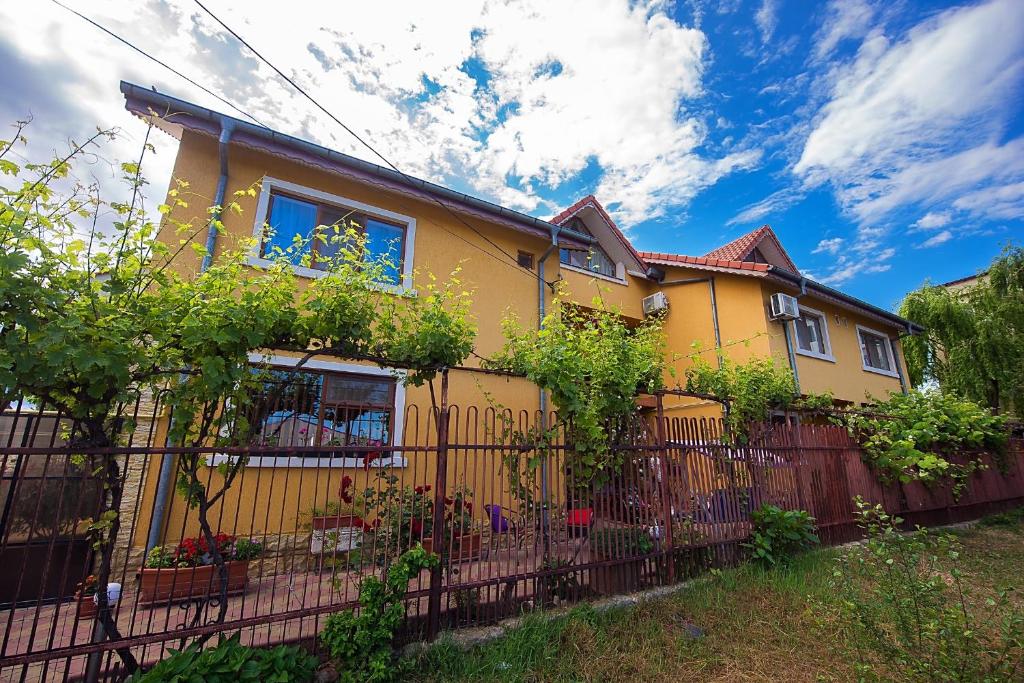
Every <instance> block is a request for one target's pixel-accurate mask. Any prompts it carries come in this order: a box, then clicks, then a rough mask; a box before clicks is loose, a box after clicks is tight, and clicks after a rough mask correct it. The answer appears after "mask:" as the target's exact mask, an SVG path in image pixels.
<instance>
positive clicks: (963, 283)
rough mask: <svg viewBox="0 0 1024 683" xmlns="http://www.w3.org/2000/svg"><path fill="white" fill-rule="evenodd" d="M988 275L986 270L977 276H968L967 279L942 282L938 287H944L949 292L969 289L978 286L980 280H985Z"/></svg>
mask: <svg viewBox="0 0 1024 683" xmlns="http://www.w3.org/2000/svg"><path fill="white" fill-rule="evenodd" d="M986 275H988V271H987V270H983V271H981V272H980V273H978V274H977V275H968V276H967V277H961V278H957V279H956V280H950V281H949V282H943V283H942V284H940V285H939V287H945V288H946V289H948V290H950V291H954V292H955V291H959V290H964V289H970V288H971V287H973V286H974V285H976V284H978V283H979V282H980V281H981V280H983V279H985V276H986Z"/></svg>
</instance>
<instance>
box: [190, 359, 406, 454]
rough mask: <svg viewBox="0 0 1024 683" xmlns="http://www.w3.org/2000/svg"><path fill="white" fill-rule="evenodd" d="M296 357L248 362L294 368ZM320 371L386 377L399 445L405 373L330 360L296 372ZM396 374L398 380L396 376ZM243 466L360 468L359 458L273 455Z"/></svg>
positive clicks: (308, 364) (393, 442) (314, 362)
mask: <svg viewBox="0 0 1024 683" xmlns="http://www.w3.org/2000/svg"><path fill="white" fill-rule="evenodd" d="M299 360H301V359H300V358H299V357H297V356H280V355H269V356H268V355H264V354H261V353H250V354H249V362H250V363H252V364H253V365H269V366H271V367H274V368H283V369H287V368H294V367H295V366H296V365H298V363H299ZM302 370H323V371H325V372H343V373H345V374H349V375H367V376H371V377H387V378H388V379H394V380H395V403H394V406H393V407H392V410H394V421H393V424H394V427H393V429H394V433H393V434H392V435H391V445H392V446H399V447H400V446H401V445H402V434H403V432H404V430H405V384H404V382H403V381H402V380H403V379H404V378H405V371H404V370H395V371H391V370H386V369H384V368H379V367H375V366H372V365H357V364H355V363H340V362H337V361H329V360H315V359H314V360H308V361H306V362H305V363H303V364H302V368H301V369H300V370H299V371H300V372H301V371H302ZM396 375H397V377H396ZM233 457H234V456H230V455H225V454H223V453H215V454H214V455H213V456H211V457H210V458H209V460H208V461H207V464H208V465H210V466H211V467H215V466H217V465H219V464H221V463H225V462H231V460H232V458H233ZM407 464H408V459H407V458H406V457H405V456H404V455H401V454H396V455H392V456H391V457H390V458H384V459H381V460H378V461H375V463H374V467H405V466H406V465H407ZM245 466H246V467H300V468H301V467H320V468H328V467H337V468H356V467H362V466H363V458H362V457H345V458H299V457H295V456H272V455H254V456H250V457H249V460H248V461H247V462H246V464H245Z"/></svg>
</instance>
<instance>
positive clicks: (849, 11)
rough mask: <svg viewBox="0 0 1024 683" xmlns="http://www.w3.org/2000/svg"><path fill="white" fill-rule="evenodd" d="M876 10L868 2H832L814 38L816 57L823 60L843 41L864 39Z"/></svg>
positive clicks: (849, 0) (840, 0)
mask: <svg viewBox="0 0 1024 683" xmlns="http://www.w3.org/2000/svg"><path fill="white" fill-rule="evenodd" d="M874 15H875V10H874V8H873V7H872V6H871V5H870V4H868V2H867V1H866V0H832V1H831V2H829V4H828V8H827V9H826V13H825V20H824V21H823V22H822V25H821V27H820V28H819V29H818V32H817V33H816V34H815V36H814V56H815V58H816V59H822V58H825V57H827V56H829V55H830V54H832V51H833V50H835V49H836V47H837V46H838V45H839V43H841V42H842V41H843V40H846V39H850V38H862V37H863V36H865V35H867V33H868V30H869V29H870V28H871V21H872V19H873V18H874Z"/></svg>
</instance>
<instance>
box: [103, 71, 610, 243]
mask: <svg viewBox="0 0 1024 683" xmlns="http://www.w3.org/2000/svg"><path fill="white" fill-rule="evenodd" d="M121 92H122V93H123V94H124V97H125V108H126V109H127V110H128V111H130V112H132V113H133V114H135V115H137V116H139V117H142V118H145V119H147V120H151V121H155V122H157V125H158V126H159V127H160V128H161V129H163V130H165V131H166V132H168V133H169V134H171V135H173V136H175V137H177V138H179V139H180V137H181V131H182V129H183V128H188V129H190V130H195V131H198V132H201V133H204V134H207V135H217V134H218V133H219V131H220V126H221V122H222V121H225V120H228V121H230V122H231V124H232V125H233V126H234V130H235V133H234V135H233V136H232V141H233V142H235V143H238V144H243V145H247V146H249V147H253V148H256V149H260V150H262V151H265V152H267V153H270V154H275V155H278V156H284V157H286V158H289V159H292V160H295V161H298V162H300V163H306V164H312V165H316V166H319V167H322V168H324V169H325V170H329V171H334V172H336V173H340V174H342V175H346V176H348V177H351V178H353V179H356V180H360V181H363V182H369V183H372V184H375V185H378V186H381V187H384V188H386V189H388V190H391V191H394V192H398V193H401V194H405V195H409V196H413V197H416V198H418V199H424V200H430V201H442V203H444V204H446V205H448V206H449V208H451V209H453V210H457V211H459V212H460V213H466V214H470V215H474V216H479V217H483V218H487V219H489V220H492V221H495V222H498V223H500V224H503V225H505V226H506V227H510V228H512V229H515V230H519V231H521V232H526V233H528V234H531V235H534V236H536V237H541V238H550V237H551V235H552V234H553V233H555V232H557V233H558V235H559V239H560V240H565V241H568V242H569V243H571V244H575V245H576V246H581V245H582V246H586V245H589V244H592V243H593V241H594V240H593V238H592V237H590V236H589V235H584V234H582V233H579V232H577V231H575V230H571V229H568V228H563V227H561V226H559V225H556V224H554V223H550V222H548V221H544V220H541V219H539V218H535V217H533V216H529V215H527V214H524V213H520V212H518V211H514V210H512V209H508V208H506V207H504V206H500V205H498V204H494V203H493V202H488V201H486V200H484V199H479V198H477V197H473V196H471V195H468V194H465V193H463V192H458V191H457V190H451V189H449V188H447V187H443V186H441V185H437V184H435V183H431V182H428V181H426V180H422V179H419V178H414V177H412V176H409V175H407V174H403V173H400V172H397V171H395V170H393V169H391V168H386V167H384V166H380V165H378V164H374V163H372V162H369V161H364V160H362V159H359V158H357V157H353V156H350V155H348V154H343V153H341V152H336V151H334V150H332V149H329V148H327V147H323V146H321V145H317V144H315V143H312V142H308V141H306V140H302V139H300V138H296V137H293V136H291V135H286V134H284V133H280V132H278V131H275V130H272V129H270V128H266V127H263V126H257V125H255V124H252V123H248V122H246V121H242V120H241V119H237V118H234V117H232V116H228V115H226V114H222V113H220V112H217V111H214V110H212V109H208V108H206V107H202V106H200V105H197V104H193V103H191V102H187V101H185V100H181V99H178V98H176V97H172V96H170V95H165V94H163V93H160V92H156V91H154V90H149V89H146V88H142V87H140V86H138V85H135V84H133V83H128V82H126V81H121ZM153 114H156V116H153Z"/></svg>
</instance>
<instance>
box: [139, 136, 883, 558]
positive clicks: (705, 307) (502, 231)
mask: <svg viewBox="0 0 1024 683" xmlns="http://www.w3.org/2000/svg"><path fill="white" fill-rule="evenodd" d="M229 158H230V164H229V168H230V176H229V182H228V189H229V192H230V191H233V190H237V189H243V188H246V187H248V186H250V185H252V184H254V183H259V182H260V181H261V179H262V178H263V177H264V176H272V177H274V178H276V179H279V180H283V181H287V182H291V183H296V184H298V185H302V186H305V187H309V188H312V189H315V190H318V191H321V192H326V193H330V194H333V195H338V196H341V197H345V198H348V199H351V200H354V201H357V202H362V203H365V204H369V205H372V206H375V207H379V208H381V209H385V210H388V211H393V212H396V213H400V214H404V215H408V216H412V217H414V218H415V219H416V221H417V225H416V235H415V245H414V257H413V258H414V267H415V269H416V270H418V271H420V273H421V277H422V276H425V275H426V273H428V272H430V273H434V274H435V275H437V276H438V277H439V278H443V277H445V276H446V275H447V274H448V273H449V272H451V271H452V270H454V269H455V268H456V267H458V266H459V265H460V264H461V267H462V274H461V276H460V277H461V278H462V281H463V282H464V283H465V285H466V287H467V288H469V289H471V290H472V291H473V309H472V310H473V316H474V317H475V322H476V325H477V327H478V330H479V331H478V338H477V341H476V352H477V353H479V354H480V355H482V356H489V355H491V354H493V353H494V352H495V351H497V350H498V349H499V348H500V347H501V345H502V343H503V337H502V334H501V325H500V323H501V320H502V319H503V318H504V316H505V315H506V314H507V313H508V312H514V313H516V314H518V315H519V317H520V320H521V321H522V322H523V324H526V325H533V324H536V322H537V297H538V293H537V279H536V278H535V277H532V276H531V275H530V274H529V273H527V272H524V271H523V270H522V269H520V268H518V267H516V266H514V265H512V264H510V263H507V260H506V263H502V262H501V261H500V260H499V259H496V258H493V257H491V256H487V255H485V254H484V253H483V252H484V251H486V252H490V253H492V254H493V253H495V248H494V247H493V246H492V245H490V244H488V243H487V242H486V241H484V239H482V238H481V237H480V236H479V235H477V234H474V232H473V231H471V230H470V229H468V228H467V227H465V226H464V225H463V224H462V223H460V222H459V221H458V220H456V219H455V218H453V217H452V215H451V214H450V213H449V212H448V211H446V210H445V209H443V208H441V207H439V206H438V205H437V204H435V203H432V202H429V201H423V200H417V199H412V198H409V197H406V196H402V195H399V194H397V193H394V192H390V191H387V190H385V189H382V188H380V187H377V186H372V185H367V184H363V183H359V182H356V181H354V180H352V179H349V178H345V177H342V176H339V175H335V174H332V173H328V172H326V171H324V170H323V169H319V168H313V167H310V166H306V165H303V164H299V163H296V162H292V161H288V160H284V159H280V158H277V157H272V156H270V155H266V154H263V153H258V152H255V151H253V150H250V149H247V148H244V147H240V146H237V145H232V146H231V150H230V155H229ZM218 172H219V168H218V162H217V142H216V140H215V139H213V138H211V137H208V136H204V135H199V134H195V133H191V132H187V131H186V132H185V133H184V135H183V138H182V140H181V145H180V148H179V153H178V158H177V161H176V164H175V168H174V176H175V177H176V178H180V179H184V180H187V181H188V182H189V183H190V188H189V196H187V197H185V199H186V200H187V201H188V202H189V205H190V206H189V209H188V212H191V213H192V216H193V217H194V218H195V219H196V225H197V226H201V225H203V223H204V222H205V216H206V207H207V206H208V205H209V204H210V203H212V200H213V197H214V194H215V187H216V183H217V175H218ZM241 205H242V213H241V215H235V214H228V215H226V216H225V217H224V223H225V228H226V233H227V234H226V235H224V236H222V237H221V238H219V243H218V244H219V246H218V248H219V249H223V248H224V247H225V246H228V245H230V244H231V243H232V241H233V239H235V238H238V237H250V236H251V235H252V234H253V231H254V225H255V221H256V208H257V200H256V199H253V198H245V199H243V200H242V201H241ZM188 212H185V213H186V215H178V216H176V217H177V218H179V219H183V218H188V217H189V216H188V215H187V213H188ZM466 220H467V221H468V222H469V223H471V224H472V225H473V226H474V227H475V228H477V229H478V230H479V231H480V232H482V233H483V234H484V235H486V237H487V238H488V239H489V240H491V241H492V242H494V243H495V244H497V245H500V246H501V248H502V249H504V250H505V251H507V252H509V253H511V254H513V255H514V254H516V252H517V250H520V249H522V250H525V251H528V252H530V253H533V254H534V255H535V257H539V256H540V254H542V253H543V252H544V251H545V249H546V248H547V246H548V241H547V240H546V239H543V238H540V237H534V236H532V235H527V234H524V233H521V232H518V231H516V230H512V229H509V228H508V227H505V226H502V225H498V224H494V223H491V222H488V221H487V220H485V219H482V218H479V217H466ZM163 236H164V238H165V239H167V240H168V241H172V242H173V241H176V240H177V237H176V236H174V235H172V234H171V233H169V232H167V233H165V234H164V235H163ZM204 239H205V229H203V230H202V231H200V233H199V235H198V237H197V240H198V241H200V242H201V241H203V240H204ZM472 245H475V246H472ZM501 260H505V259H504V257H501ZM198 266H199V258H198V257H197V256H195V255H194V254H192V252H191V251H190V250H187V251H186V252H185V254H184V255H183V257H182V260H181V262H180V264H179V266H178V267H179V268H180V269H182V271H183V272H195V271H197V270H198ZM665 270H666V278H665V279H666V281H671V280H679V279H685V278H704V277H708V276H709V275H711V273H709V272H707V271H700V270H694V269H687V268H674V267H668V268H665ZM559 276H560V277H561V279H562V281H563V283H564V285H565V288H566V291H567V293H568V296H569V298H570V299H571V300H573V301H576V302H579V303H582V304H585V305H589V304H590V301H591V299H592V298H593V297H594V296H596V295H600V296H601V297H602V298H603V299H604V301H605V303H606V304H607V305H611V306H615V307H617V308H618V309H620V310H621V312H622V313H623V315H625V316H628V317H630V318H633V319H640V318H642V317H643V313H642V306H641V300H642V299H643V297H644V296H647V295H648V294H651V293H652V292H655V291H659V290H661V291H664V292H665V294H666V295H667V297H668V300H669V306H670V307H669V312H668V315H667V318H666V324H665V331H666V335H667V340H668V346H669V353H670V355H671V356H673V357H672V359H671V365H672V367H673V369H674V371H675V374H674V375H671V374H669V375H668V376H667V377H666V382H667V384H668V385H669V386H675V385H676V384H685V376H684V373H685V370H686V368H687V367H688V366H689V365H690V363H691V362H692V354H693V353H694V349H693V348H692V343H693V342H695V341H696V342H699V344H700V345H701V346H702V348H703V349H704V356H705V357H706V358H708V359H709V360H712V361H713V359H714V343H715V342H714V333H713V327H712V316H711V304H710V297H709V290H708V286H707V284H706V283H700V284H690V285H678V286H664V287H662V286H659V285H658V284H657V283H654V282H651V281H648V280H646V279H643V278H637V277H635V276H633V275H628V274H627V275H626V280H625V282H626V284H620V283H615V282H608V281H606V280H603V279H601V278H595V277H593V276H591V275H588V274H585V273H580V272H577V271H573V270H570V269H564V268H563V269H560V268H559V264H558V257H557V253H555V254H552V255H551V256H550V257H549V259H548V261H547V273H546V279H548V280H555V279H558V278H559ZM714 277H715V289H716V296H717V304H718V317H719V326H720V332H721V338H722V342H723V344H724V345H725V353H726V355H727V356H728V357H730V358H733V359H736V360H740V361H742V360H745V359H747V358H749V357H751V356H754V355H760V356H763V355H768V354H774V355H776V356H778V357H779V359H780V362H782V363H786V354H785V343H784V341H783V337H782V329H781V327H779V325H778V324H776V323H772V322H769V321H768V319H767V314H766V311H765V306H764V301H765V298H766V297H767V296H768V294H769V293H770V291H777V290H778V288H772V287H770V286H768V285H766V284H764V283H763V282H762V280H761V279H758V278H754V277H747V276H737V275H731V274H728V273H714ZM420 281H422V280H420ZM545 296H546V298H547V300H548V301H550V298H551V293H550V291H548V290H547V288H546V287H545ZM808 300H810V299H808ZM814 307H815V308H818V309H819V310H822V311H825V312H828V314H829V315H830V316H831V315H832V312H833V309H832V308H830V307H829V306H827V305H825V304H819V303H818V302H814ZM842 315H844V316H846V318H848V319H849V321H850V323H849V325H848V326H845V327H844V326H842V325H837V326H832V325H831V318H830V327H829V331H830V334H831V338H832V345H833V350H834V353H835V355H836V359H837V362H836V363H834V364H826V363H823V362H822V361H817V360H813V359H808V358H801V359H800V361H799V370H800V376H801V380H802V382H803V383H804V387H805V389H807V390H811V391H821V390H824V389H833V390H834V391H835V393H836V396H837V397H838V398H846V399H848V400H862V397H863V395H864V393H865V392H871V393H874V394H876V395H884V394H885V393H887V392H888V391H890V390H898V389H899V382H898V380H895V379H891V378H886V377H882V376H879V375H872V374H871V373H866V372H864V371H863V370H862V369H861V364H860V356H859V349H857V348H856V346H855V344H856V337H855V334H854V324H855V322H854V321H855V320H856V321H857V322H862V321H861V320H860V319H858V318H857V317H856V316H854V315H853V314H851V313H849V312H844V313H842ZM873 326H874V327H876V328H877V327H879V326H878V325H877V324H875V325H873ZM675 356H678V357H675ZM901 362H902V360H901ZM471 364H472V361H471ZM450 397H451V403H452V404H454V405H457V406H460V407H461V408H460V410H463V409H464V408H465V407H467V406H478V407H479V411H480V413H481V414H480V415H472V416H467V414H466V413H465V412H461V413H459V415H460V419H461V422H460V424H461V427H460V428H461V429H462V430H463V433H462V434H461V435H460V438H461V440H463V441H467V440H479V441H483V440H485V438H486V430H487V427H486V426H485V424H484V423H485V422H486V420H485V416H484V415H483V414H482V413H483V412H484V411H485V409H486V407H487V405H488V401H491V402H493V403H494V404H497V405H501V406H503V407H505V408H508V409H510V410H511V411H513V413H514V414H515V415H516V416H517V418H518V416H519V415H520V414H521V412H522V411H526V412H527V413H531V414H532V413H533V412H534V411H536V409H537V408H538V405H539V398H538V392H537V390H536V388H535V387H533V386H532V385H529V384H528V383H527V382H525V381H524V380H507V379H504V378H499V377H493V376H483V375H470V374H468V373H453V375H452V377H451V391H450ZM488 397H489V398H488ZM430 404H431V402H430V397H429V393H428V390H427V388H426V387H423V388H415V387H410V388H409V389H408V391H407V397H406V406H407V408H408V406H416V407H417V408H418V410H419V419H418V420H414V419H413V420H410V422H409V423H407V424H406V427H405V430H406V434H407V435H409V436H408V437H407V441H414V442H415V443H417V444H420V445H424V444H428V443H432V442H433V437H432V436H431V437H430V438H428V437H426V434H427V432H428V431H429V432H430V433H431V434H432V433H433V429H432V428H431V427H429V426H428V425H427V420H428V410H429V407H430ZM666 412H667V413H668V414H670V415H675V416H680V417H702V416H706V417H717V416H718V415H719V414H720V411H719V408H718V405H717V404H713V403H706V402H701V401H694V400H691V399H670V400H667V401H666ZM414 429H419V432H418V433H419V436H418V437H414V436H413V431H412V430H414ZM477 437H479V438H477ZM161 438H162V437H161ZM496 458H498V455H497V454H495V453H493V452H491V453H490V454H489V458H487V459H483V460H480V461H479V462H482V463H485V464H474V465H473V467H475V468H477V469H475V470H473V472H472V478H473V479H474V480H475V481H477V482H485V483H484V484H482V485H478V487H479V490H478V491H477V496H476V498H477V504H478V506H482V504H483V503H486V502H500V503H502V504H507V502H508V501H507V494H505V493H503V491H502V489H503V488H504V487H503V484H504V482H503V480H501V477H502V476H504V475H502V474H501V471H500V465H499V463H498V460H497V459H496ZM433 461H434V456H433V454H432V453H428V452H422V453H417V454H413V455H411V456H410V462H409V466H408V467H407V468H405V469H404V470H402V471H401V472H400V473H399V474H400V477H401V478H402V479H403V480H404V481H407V482H409V483H415V484H423V483H431V482H433V480H434V476H435V472H434V469H433ZM471 461H472V459H471V458H470V457H469V452H467V451H464V452H462V453H457V454H453V456H452V460H451V462H450V464H449V472H448V474H449V480H450V481H453V482H456V483H457V482H458V481H459V480H460V472H461V477H463V478H465V477H466V476H467V471H466V468H467V467H469V463H470V462H471ZM157 466H158V460H154V464H153V466H151V467H150V472H149V476H147V479H146V482H145V492H146V495H145V499H144V500H143V501H142V504H141V506H140V514H139V525H138V529H139V532H138V533H137V534H136V538H135V543H136V545H141V544H144V543H145V538H146V530H147V529H148V526H149V510H150V509H151V507H152V498H153V495H154V491H155V487H156V476H154V475H155V472H156V469H157ZM460 468H462V469H461V470H460ZM487 472H490V473H491V474H487ZM346 474H349V475H350V476H355V478H356V479H357V484H358V486H359V487H362V486H363V485H365V483H366V482H367V474H366V473H365V471H359V470H343V469H336V470H332V471H329V472H327V471H324V470H320V469H301V468H251V470H249V471H247V472H246V474H245V475H244V480H243V482H242V483H241V484H240V485H237V486H236V487H235V489H234V490H233V491H232V492H231V493H230V494H229V495H228V496H227V498H226V499H225V500H224V502H223V505H222V507H221V510H219V511H218V512H217V514H220V512H221V511H223V514H224V515H225V516H226V517H227V518H230V519H231V525H230V531H232V532H234V533H260V532H269V533H274V532H278V531H293V530H295V529H296V528H297V527H298V525H299V521H298V520H297V519H296V512H299V511H306V510H309V509H311V508H312V507H313V506H314V505H318V504H323V503H324V502H325V501H326V500H334V499H336V491H337V489H338V483H339V482H340V480H341V478H342V477H343V476H345V475H346ZM210 476H211V481H216V479H217V478H218V477H219V475H218V474H216V473H215V472H213V471H212V470H211V472H210ZM267 510H275V511H278V512H277V515H276V516H269V517H268V516H267V515H266V511H267ZM282 510H283V511H285V513H284V514H282V513H281V512H280V511H282ZM193 518H194V514H190V513H189V512H188V511H187V510H186V508H185V506H184V505H183V503H182V501H181V499H180V498H179V497H177V496H175V497H174V500H173V503H172V506H171V509H170V512H169V515H168V523H167V529H168V531H167V540H168V541H173V540H177V539H178V538H181V537H182V536H189V535H195V533H196V532H197V528H196V526H195V523H194V521H190V520H191V519H193Z"/></svg>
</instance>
